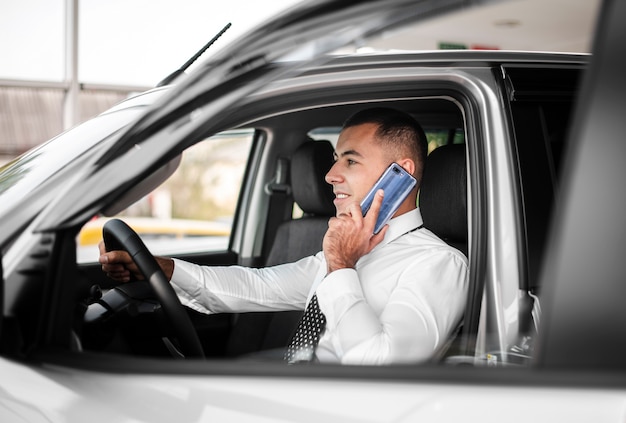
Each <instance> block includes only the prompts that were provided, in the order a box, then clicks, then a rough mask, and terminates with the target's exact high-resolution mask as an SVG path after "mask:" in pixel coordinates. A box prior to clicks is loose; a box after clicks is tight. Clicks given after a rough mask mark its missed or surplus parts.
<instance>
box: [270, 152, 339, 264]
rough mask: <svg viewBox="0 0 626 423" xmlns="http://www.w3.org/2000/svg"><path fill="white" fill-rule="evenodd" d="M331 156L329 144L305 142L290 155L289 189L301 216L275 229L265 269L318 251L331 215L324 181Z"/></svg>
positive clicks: (332, 210) (330, 193)
mask: <svg viewBox="0 0 626 423" xmlns="http://www.w3.org/2000/svg"><path fill="white" fill-rule="evenodd" d="M333 153H334V148H333V146H332V144H331V143H330V142H329V141H306V142H305V143H303V144H302V145H300V147H298V149H297V150H296V151H295V152H294V153H293V155H292V157H291V165H290V174H291V190H292V193H293V199H294V201H295V202H296V203H297V204H298V206H299V207H300V208H301V209H302V211H303V212H304V215H303V216H302V217H301V218H300V219H293V220H288V221H285V222H283V223H282V224H281V225H280V226H279V227H278V229H277V231H276V236H275V238H274V242H273V244H272V247H271V249H270V251H269V253H268V256H267V260H266V263H265V265H266V266H273V265H275V264H282V263H290V262H292V261H296V260H299V259H301V258H303V257H306V256H308V255H311V254H315V253H317V252H318V251H320V250H321V249H322V239H323V237H324V234H325V233H326V230H327V229H328V219H329V218H330V217H331V216H334V214H335V206H334V204H333V199H334V194H333V188H332V186H331V185H330V184H328V183H326V181H325V176H326V173H328V171H329V170H330V168H331V166H332V165H333V162H334V159H333Z"/></svg>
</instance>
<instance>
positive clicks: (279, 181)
mask: <svg viewBox="0 0 626 423" xmlns="http://www.w3.org/2000/svg"><path fill="white" fill-rule="evenodd" d="M289 181H290V179H289V159H288V158H287V157H279V158H278V159H277V160H276V172H275V173H274V177H273V178H272V180H271V181H269V182H268V183H267V184H266V185H265V193H266V194H267V195H269V207H268V211H267V225H266V226H265V235H264V237H263V250H262V254H263V260H264V261H265V260H266V259H267V255H268V254H269V251H270V249H271V248H272V244H273V242H274V238H275V236H276V231H277V230H278V226H280V224H281V223H282V222H284V221H286V220H289V219H291V213H292V207H287V205H288V203H291V202H293V199H292V195H291V185H290V184H289Z"/></svg>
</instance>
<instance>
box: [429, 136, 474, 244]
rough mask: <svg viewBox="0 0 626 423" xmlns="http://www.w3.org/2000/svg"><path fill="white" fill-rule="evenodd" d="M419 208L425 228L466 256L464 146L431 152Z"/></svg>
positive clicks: (452, 145) (465, 171)
mask: <svg viewBox="0 0 626 423" xmlns="http://www.w3.org/2000/svg"><path fill="white" fill-rule="evenodd" d="M419 207H420V211H421V213H422V217H423V219H424V226H425V227H426V228H428V229H430V230H431V231H432V232H434V233H435V234H436V235H437V236H439V237H440V238H441V239H443V240H444V241H446V242H447V243H448V244H450V245H452V246H454V247H456V248H458V249H459V250H461V251H462V252H463V253H465V254H466V255H467V164H466V157H465V144H449V145H444V146H441V147H439V148H436V149H435V150H433V152H432V153H430V154H429V156H428V158H427V159H426V166H425V167H424V174H423V176H422V183H421V186H420V196H419Z"/></svg>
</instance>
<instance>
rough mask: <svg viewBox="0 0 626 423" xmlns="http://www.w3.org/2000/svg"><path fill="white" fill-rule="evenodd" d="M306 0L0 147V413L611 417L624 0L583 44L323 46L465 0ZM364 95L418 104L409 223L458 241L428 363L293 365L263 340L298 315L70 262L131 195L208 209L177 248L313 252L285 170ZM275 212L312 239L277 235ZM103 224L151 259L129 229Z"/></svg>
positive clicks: (623, 290) (60, 416)
mask: <svg viewBox="0 0 626 423" xmlns="http://www.w3.org/2000/svg"><path fill="white" fill-rule="evenodd" d="M305 3H306V5H304V4H303V5H302V6H301V7H300V8H295V9H293V10H291V11H289V12H287V13H285V14H283V15H281V16H278V17H277V18H276V19H274V20H272V21H270V22H268V23H267V24H266V25H264V26H262V27H259V29H258V30H256V31H254V32H252V33H250V34H248V35H246V36H244V37H243V38H241V39H240V40H239V41H237V42H236V43H234V44H233V45H232V46H231V48H228V49H224V50H223V51H221V52H219V53H218V54H216V55H215V56H214V57H212V58H211V59H210V60H208V61H207V62H206V63H205V64H204V65H202V66H200V67H199V68H198V69H197V70H196V71H194V72H193V73H191V74H190V75H188V76H187V77H184V78H181V79H179V80H177V81H176V82H175V83H174V84H173V85H171V86H167V87H162V88H158V89H156V90H154V91H151V92H148V93H146V94H144V95H142V96H139V97H137V98H135V99H131V100H128V101H127V102H124V103H121V104H120V105H118V106H116V107H115V108H114V109H112V110H111V111H109V112H107V113H104V114H102V115H101V116H99V117H97V118H95V119H94V120H92V121H90V122H87V123H85V124H83V125H82V126H80V127H78V128H76V129H74V130H72V131H70V132H68V133H65V134H62V135H60V136H59V137H58V138H56V139H54V140H52V141H50V142H49V143H47V144H45V145H43V146H42V147H40V148H38V149H35V150H33V151H30V152H27V153H26V154H25V155H23V156H21V157H19V158H17V159H16V160H15V161H13V162H12V163H10V164H8V165H6V166H5V167H3V168H1V169H0V246H1V254H2V262H1V263H2V267H1V269H0V270H1V271H2V272H1V273H2V279H1V288H2V290H0V293H1V298H2V302H0V304H2V313H1V315H0V348H1V350H0V353H1V355H0V374H1V375H2V377H1V378H0V421H2V422H85V421H89V422H97V421H103V422H104V421H106V422H111V421H115V422H171V421H176V422H208V421H233V422H241V421H263V422H287V421H288V422H300V421H302V422H308V421H315V422H329V421H337V422H370V421H372V422H405V421H481V422H489V421H492V422H501V421H519V422H527V421H533V422H535V421H546V422H547V421H553V420H555V419H560V420H563V421H568V422H572V421H579V422H589V421H593V422H623V421H624V420H625V419H626V364H625V363H626V359H625V357H626V342H624V336H626V307H624V306H623V301H624V298H626V284H625V283H624V282H623V279H624V277H623V265H622V263H623V261H624V260H623V257H622V256H623V254H622V252H623V251H624V242H625V240H626V236H625V235H626V233H625V232H626V231H625V228H626V225H624V223H623V219H622V214H623V210H624V208H625V207H624V206H625V204H624V196H623V194H622V191H623V187H622V185H623V181H625V180H626V178H625V176H626V175H625V172H626V170H625V169H626V167H625V166H624V162H626V160H625V159H626V143H624V142H622V141H621V140H622V138H623V136H624V134H625V133H626V125H625V123H626V119H624V116H623V115H624V110H626V104H625V99H626V87H625V83H624V76H623V75H624V74H625V72H624V70H625V69H624V62H623V61H622V59H621V54H622V53H623V43H624V41H626V34H625V32H624V31H625V30H626V28H625V26H624V25H623V24H622V20H623V19H622V18H623V17H625V16H626V4H625V3H624V2H619V1H605V2H604V3H603V6H602V13H601V20H600V22H599V23H598V26H597V29H598V30H597V34H596V39H595V44H594V52H593V54H592V55H583V54H553V53H519V52H518V53H516V52H498V51H465V52H460V51H442V52H414V53H401V52H393V53H372V54H348V55H337V54H328V53H332V52H336V51H337V50H338V49H339V48H340V47H342V46H343V45H346V44H347V43H351V42H354V41H355V40H359V39H362V38H365V37H368V36H373V35H375V34H379V33H380V32H381V31H384V30H386V29H388V28H395V27H397V26H399V25H403V24H408V23H416V22H419V21H420V20H421V19H424V18H426V17H432V16H436V15H441V14H445V13H449V12H450V11H453V10H456V9H458V8H462V7H481V5H480V3H481V2H472V1H461V0H456V1H454V0H450V1H444V2H442V1H435V0H433V1H420V2H416V1H406V0H378V1H367V2H359V1H315V2H313V1H312V2H305ZM476 3H478V4H476ZM372 105H386V106H393V107H395V108H398V109H401V110H404V111H406V112H408V113H410V114H411V115H413V116H415V117H416V118H417V119H418V120H419V121H420V122H421V123H422V125H423V126H424V128H425V130H426V132H427V135H428V139H429V149H430V150H431V153H430V154H431V155H430V157H429V159H428V165H427V173H426V174H425V176H424V181H423V186H422V193H421V194H420V199H419V201H420V208H421V210H422V213H423V215H424V221H425V225H426V227H428V228H429V229H431V230H433V231H434V232H435V233H437V234H439V235H440V236H441V237H442V238H443V239H444V240H446V241H447V242H449V243H450V244H451V245H453V246H455V247H457V248H459V249H460V250H461V251H463V252H464V253H465V254H466V255H467V257H468V261H469V269H470V280H469V283H470V290H469V294H468V297H467V301H466V311H465V315H464V319H463V323H462V325H460V326H459V327H458V330H457V331H456V332H455V333H454V336H452V337H451V338H450V339H449V340H448V341H447V342H445V345H444V346H443V347H442V348H441V349H440V350H439V351H437V352H436V354H434V355H433V357H432V359H431V360H428V361H427V362H420V363H413V364H402V365H393V366H341V365H328V364H315V365H309V366H288V365H286V364H285V363H284V362H282V361H281V360H273V359H270V358H268V357H266V356H265V355H264V352H266V351H270V350H273V349H275V348H280V347H284V345H285V342H286V338H287V337H288V334H289V333H290V331H291V330H292V329H291V328H292V325H293V322H294V321H297V318H298V315H297V314H294V313H290V312H281V313H251V314H242V315H227V314H218V315H203V314H199V313H197V312H193V311H191V310H189V309H186V308H184V307H183V306H181V304H180V302H179V301H178V299H177V298H176V297H175V295H172V292H173V291H171V290H170V291H171V292H170V291H168V290H167V289H166V287H168V286H169V285H168V282H167V280H163V278H160V277H159V276H158V275H157V276H154V277H151V278H149V281H148V282H133V283H129V284H124V285H122V286H116V285H115V284H114V283H113V282H112V281H111V280H109V279H107V277H106V276H105V275H104V274H103V272H102V271H101V268H100V265H99V264H98V263H97V262H96V261H97V256H95V254H94V257H93V260H91V261H90V260H89V257H87V258H82V259H80V260H78V259H77V257H78V254H80V251H81V245H80V244H81V242H80V240H81V239H82V238H81V235H80V234H81V229H82V228H85V231H86V230H88V228H90V227H93V226H94V219H98V218H104V219H109V218H111V217H115V216H117V217H119V218H120V219H121V220H122V221H123V220H125V219H127V220H128V221H132V220H133V219H132V218H131V217H133V218H134V217H136V216H147V215H149V216H152V217H158V216H161V215H169V216H171V217H173V218H175V219H180V218H181V216H182V217H184V218H188V219H190V220H192V221H197V219H199V216H200V218H202V217H203V218H204V219H205V220H206V221H207V222H209V223H210V225H209V226H211V225H214V224H217V223H219V225H220V228H221V227H222V226H223V225H224V224H226V225H227V226H228V228H227V229H226V231H225V232H220V237H222V238H220V239H219V240H218V241H219V242H214V241H212V240H211V239H210V238H211V237H210V236H209V237H201V238H198V239H195V238H193V233H194V232H193V231H190V230H189V229H188V228H187V229H186V231H187V232H186V233H188V234H191V235H188V236H185V239H184V240H183V241H184V242H183V243H182V244H180V245H174V244H172V250H171V252H170V253H171V254H172V255H175V256H176V257H180V258H184V259H186V260H189V261H193V262H196V263H201V264H205V265H230V264H238V265H243V266H262V265H266V264H276V263H280V262H284V261H289V260H294V259H296V258H298V257H297V256H301V255H303V254H312V253H314V252H316V251H317V250H319V249H320V247H321V235H320V234H319V226H320V224H321V225H322V227H323V225H324V224H325V222H326V221H327V220H328V216H329V213H330V214H332V210H331V211H330V212H329V211H328V210H322V209H323V207H322V208H320V209H317V208H316V209H311V208H310V207H309V204H310V203H311V201H307V200H310V196H313V197H314V198H315V199H316V200H317V199H323V198H324V196H325V195H326V194H325V193H324V192H325V191H324V184H323V181H321V182H322V183H320V184H319V186H320V187H319V188H317V187H316V188H314V189H311V190H309V191H307V192H305V191H306V190H305V191H303V190H302V188H301V187H300V186H299V185H301V184H299V182H301V181H302V179H303V178H307V177H309V175H310V177H311V178H314V175H320V174H323V173H324V172H325V171H326V170H327V167H326V166H328V163H327V162H325V161H324V158H323V157H322V158H319V157H318V156H316V155H314V154H312V153H311V151H317V149H318V148H319V146H322V145H327V144H328V143H330V144H332V143H333V142H334V140H335V139H336V136H337V133H338V131H339V128H340V126H341V124H342V121H343V120H344V119H345V118H346V117H347V116H349V115H350V114H351V113H352V112H353V111H355V110H358V109H359V108H362V107H364V106H372ZM309 148H312V150H308V149H309ZM315 154H317V153H315ZM303 163H304V164H305V165H304V166H303V165H302V164H303ZM305 197H306V198H305ZM164 199H165V200H164ZM170 199H171V201H170ZM322 202H323V201H322ZM314 203H318V201H314ZM181 204H182V205H181ZM146 207H147V209H146ZM145 210H148V212H146V211H145ZM142 213H143V214H142ZM146 213H147V214H146ZM161 217H162V216H161ZM161 217H159V219H160V218H161ZM112 221H113V222H120V220H112ZM320 222H321V223H320ZM291 224H295V225H305V226H307V229H306V231H305V233H306V234H307V235H306V236H302V235H301V236H299V237H298V236H296V237H287V238H280V239H277V238H278V237H280V236H282V235H281V230H280V229H279V228H281V227H284V225H291ZM95 225H96V226H97V223H96V224H95ZM116 225H117V226H116ZM198 225H202V224H201V223H198ZM211 227H213V226H211ZM312 228H318V229H312ZM170 232H171V231H170ZM314 232H315V233H317V235H310V234H313V233H314ZM322 233H323V232H322ZM83 234H84V232H83ZM224 234H226V235H224ZM104 236H105V237H106V238H107V241H108V242H109V243H117V244H118V246H120V247H122V248H129V249H133V248H134V249H135V251H136V253H137V254H138V255H139V256H141V258H140V259H139V260H140V261H142V262H143V263H144V264H142V266H143V270H144V272H146V273H147V274H148V275H149V276H150V275H153V274H155V273H154V272H155V270H154V268H153V267H151V266H153V262H152V261H151V255H150V253H149V252H148V250H146V249H143V248H142V247H141V243H137V245H134V246H133V245H130V244H132V243H134V242H136V241H135V240H136V238H134V235H133V233H132V231H130V232H128V231H127V230H126V229H125V227H124V226H123V225H120V224H118V223H114V224H113V225H112V226H111V225H107V226H106V229H105V234H104ZM224 236H227V237H228V242H227V243H224V242H223V237H224ZM146 237H147V235H146ZM157 241H158V240H157ZM161 241H162V240H161ZM150 242H151V241H150V240H146V244H147V245H148V248H149V249H150V251H151V252H152V253H155V251H154V250H153V248H152V247H151V246H150V245H152V246H153V247H154V248H157V247H156V246H157V244H158V245H159V247H158V248H159V251H158V253H159V254H166V253H167V251H166V250H162V249H160V248H161V247H162V246H163V242H161V243H160V244H159V243H158V242H157V243H155V244H150ZM170 242H172V243H173V241H172V240H171V239H169V238H168V240H167V243H166V244H170ZM164 287H165V288H164Z"/></svg>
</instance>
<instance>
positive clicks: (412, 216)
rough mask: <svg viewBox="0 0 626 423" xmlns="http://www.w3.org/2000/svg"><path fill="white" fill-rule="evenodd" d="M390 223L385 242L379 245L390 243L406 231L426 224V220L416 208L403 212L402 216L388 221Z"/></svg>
mask: <svg viewBox="0 0 626 423" xmlns="http://www.w3.org/2000/svg"><path fill="white" fill-rule="evenodd" d="M388 224H389V229H387V233H386V234H385V239H383V242H381V243H380V244H379V245H377V247H379V246H380V245H386V244H389V243H390V242H391V241H393V240H395V239H396V238H399V237H401V236H402V235H404V234H405V233H407V232H411V231H413V230H415V229H417V228H419V227H420V226H422V225H423V224H424V220H423V219H422V214H421V213H420V209H419V208H415V209H413V210H411V211H409V212H406V213H404V214H401V215H400V216H396V217H394V218H393V219H391V220H390V221H389V222H388Z"/></svg>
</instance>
